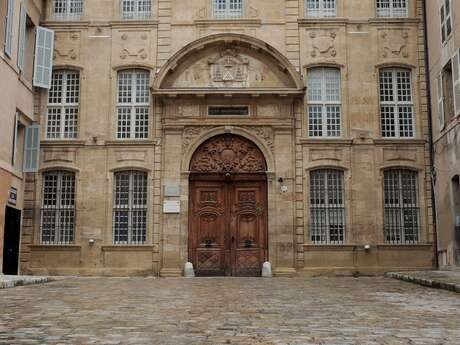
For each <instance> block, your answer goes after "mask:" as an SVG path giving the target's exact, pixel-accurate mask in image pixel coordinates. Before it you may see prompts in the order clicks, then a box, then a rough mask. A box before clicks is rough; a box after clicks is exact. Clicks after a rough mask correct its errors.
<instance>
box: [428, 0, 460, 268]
mask: <svg viewBox="0 0 460 345" xmlns="http://www.w3.org/2000/svg"><path fill="white" fill-rule="evenodd" d="M426 6H427V13H430V14H433V15H429V16H428V17H427V27H428V30H427V34H428V51H429V59H428V60H429V71H430V84H431V87H430V89H431V99H432V103H431V110H432V122H433V151H434V158H435V160H434V167H433V174H434V176H435V178H434V181H435V187H434V188H435V193H436V210H437V212H436V218H437V228H438V231H437V232H438V259H439V265H440V267H453V266H458V265H460V182H459V177H460V135H459V132H460V117H459V115H460V84H459V83H460V79H459V73H460V70H459V68H460V67H459V66H460V65H459V63H460V62H459V56H460V55H459V47H460V3H459V2H458V1H450V0H443V1H441V0H439V1H427V2H426Z"/></svg>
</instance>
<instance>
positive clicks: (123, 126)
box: [117, 70, 150, 139]
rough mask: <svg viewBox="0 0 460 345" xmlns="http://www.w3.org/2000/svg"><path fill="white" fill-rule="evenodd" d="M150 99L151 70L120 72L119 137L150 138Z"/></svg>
mask: <svg viewBox="0 0 460 345" xmlns="http://www.w3.org/2000/svg"><path fill="white" fill-rule="evenodd" d="M149 100H150V97H149V72H147V71H142V70H132V71H121V72H119V73H118V101H117V102H118V103H117V138H118V139H146V138H148V134H149Z"/></svg>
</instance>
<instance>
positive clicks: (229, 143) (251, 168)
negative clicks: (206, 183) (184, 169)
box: [190, 134, 267, 173]
mask: <svg viewBox="0 0 460 345" xmlns="http://www.w3.org/2000/svg"><path fill="white" fill-rule="evenodd" d="M266 170H267V167H266V163H265V158H264V156H263V154H262V152H260V150H259V149H258V147H257V146H256V145H255V144H254V143H252V142H250V141H249V140H247V139H245V138H243V137H240V136H236V135H232V134H223V135H220V136H217V137H213V138H211V139H209V140H208V141H206V142H205V143H204V144H202V145H201V146H200V147H199V148H198V149H197V150H196V152H195V154H194V155H193V158H192V162H191V164H190V171H192V172H201V173H256V172H265V171H266Z"/></svg>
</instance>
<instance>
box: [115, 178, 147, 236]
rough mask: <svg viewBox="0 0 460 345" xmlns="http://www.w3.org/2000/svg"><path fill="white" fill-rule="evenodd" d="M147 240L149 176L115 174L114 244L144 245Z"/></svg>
mask: <svg viewBox="0 0 460 345" xmlns="http://www.w3.org/2000/svg"><path fill="white" fill-rule="evenodd" d="M146 239H147V174H146V173H144V172H140V171H122V172H119V173H116V174H115V191H114V207H113V242H114V244H143V243H145V242H146Z"/></svg>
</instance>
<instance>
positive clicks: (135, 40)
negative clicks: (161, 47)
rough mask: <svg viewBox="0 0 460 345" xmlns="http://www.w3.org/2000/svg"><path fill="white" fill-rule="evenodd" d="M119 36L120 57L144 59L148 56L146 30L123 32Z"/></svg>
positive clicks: (123, 58)
mask: <svg viewBox="0 0 460 345" xmlns="http://www.w3.org/2000/svg"><path fill="white" fill-rule="evenodd" d="M120 38H121V49H120V53H119V56H120V59H122V60H125V59H128V58H131V59H132V60H136V59H141V60H146V59H147V58H148V57H149V43H148V38H149V35H148V34H147V33H146V32H123V33H121V36H120Z"/></svg>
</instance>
